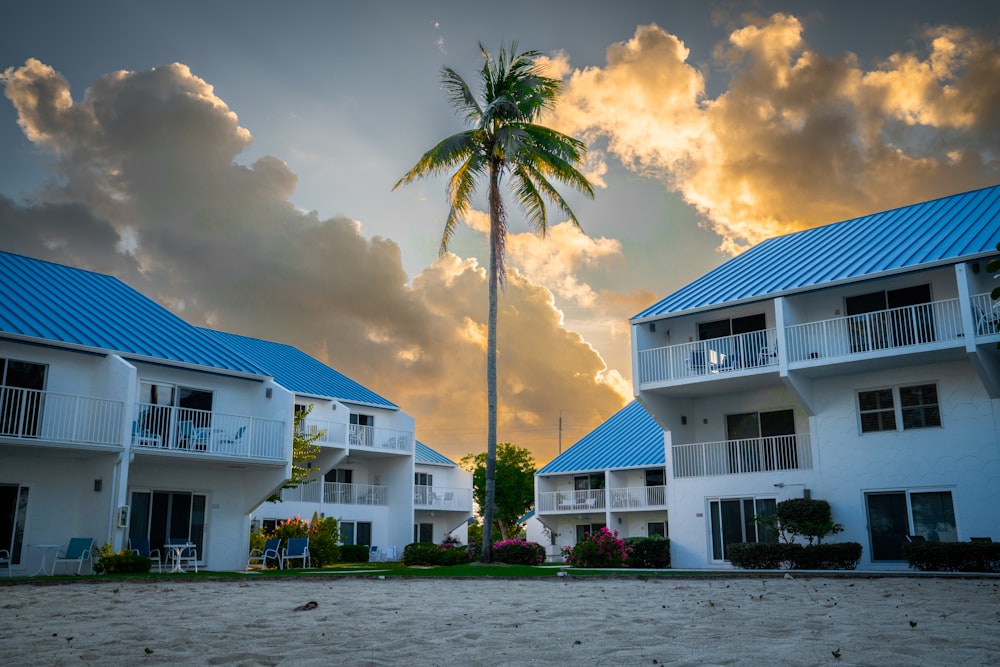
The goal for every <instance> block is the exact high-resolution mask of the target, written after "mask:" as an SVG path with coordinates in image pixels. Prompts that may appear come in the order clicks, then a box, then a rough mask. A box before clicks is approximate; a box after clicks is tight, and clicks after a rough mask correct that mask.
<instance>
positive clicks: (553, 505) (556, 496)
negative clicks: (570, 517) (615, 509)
mask: <svg viewBox="0 0 1000 667" xmlns="http://www.w3.org/2000/svg"><path fill="white" fill-rule="evenodd" d="M606 498H607V496H606V494H605V492H604V489H586V490H578V491H544V492H541V493H539V494H538V508H537V509H538V512H539V513H548V512H578V513H579V512H593V511H596V510H600V511H602V512H603V511H604V509H605V506H606Z"/></svg>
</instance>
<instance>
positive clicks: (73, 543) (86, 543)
mask: <svg viewBox="0 0 1000 667" xmlns="http://www.w3.org/2000/svg"><path fill="white" fill-rule="evenodd" d="M93 549H94V538H93V537H74V538H73V539H71V540H70V541H69V544H68V545H66V551H64V552H63V553H61V554H60V555H58V556H56V560H55V562H54V563H53V564H52V571H53V572H55V570H56V565H58V564H59V563H63V562H69V563H73V562H75V563H76V573H77V574H80V573H81V572H83V561H85V560H86V561H89V560H90V555H91V551H93Z"/></svg>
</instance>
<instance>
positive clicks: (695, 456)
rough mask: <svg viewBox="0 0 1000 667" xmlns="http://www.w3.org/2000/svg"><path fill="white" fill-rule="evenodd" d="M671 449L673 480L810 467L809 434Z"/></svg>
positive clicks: (686, 445) (720, 442) (807, 468)
mask: <svg viewBox="0 0 1000 667" xmlns="http://www.w3.org/2000/svg"><path fill="white" fill-rule="evenodd" d="M671 450H672V456H673V465H674V471H673V477H674V479H680V478H683V477H711V476H714V475H743V474H748V473H757V472H770V471H774V470H809V469H811V468H812V448H811V445H810V439H809V435H808V434H795V435H775V436H768V437H764V438H745V439H740V440H722V441H719V442H698V443H693V444H682V445H673V447H672V448H671Z"/></svg>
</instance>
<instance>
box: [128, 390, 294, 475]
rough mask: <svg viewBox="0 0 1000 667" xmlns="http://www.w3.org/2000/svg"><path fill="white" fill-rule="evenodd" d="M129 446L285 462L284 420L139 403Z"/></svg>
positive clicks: (158, 450)
mask: <svg viewBox="0 0 1000 667" xmlns="http://www.w3.org/2000/svg"><path fill="white" fill-rule="evenodd" d="M132 445H133V446H134V447H137V448H142V449H144V450H147V451H156V452H163V453H167V452H169V453H176V454H181V455H192V456H194V455H219V456H227V457H236V458H242V459H268V460H272V461H284V460H285V459H286V457H287V454H286V452H285V422H282V421H279V420H276V419H261V418H259V417H250V416H247V415H232V414H224V413H221V412H212V411H208V410H195V409H192V408H180V407H176V406H169V405H153V404H149V403H139V404H138V405H137V409H136V418H135V419H134V420H133V422H132Z"/></svg>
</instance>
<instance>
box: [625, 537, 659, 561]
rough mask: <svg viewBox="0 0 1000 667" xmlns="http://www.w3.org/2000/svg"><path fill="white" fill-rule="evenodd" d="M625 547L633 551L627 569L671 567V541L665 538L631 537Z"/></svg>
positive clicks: (627, 539) (629, 556)
mask: <svg viewBox="0 0 1000 667" xmlns="http://www.w3.org/2000/svg"><path fill="white" fill-rule="evenodd" d="M625 546H627V547H629V548H630V549H631V551H630V552H629V555H628V560H626V561H625V565H626V566H627V567H656V568H664V567H670V540H668V539H666V538H664V537H629V538H626V540H625Z"/></svg>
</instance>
